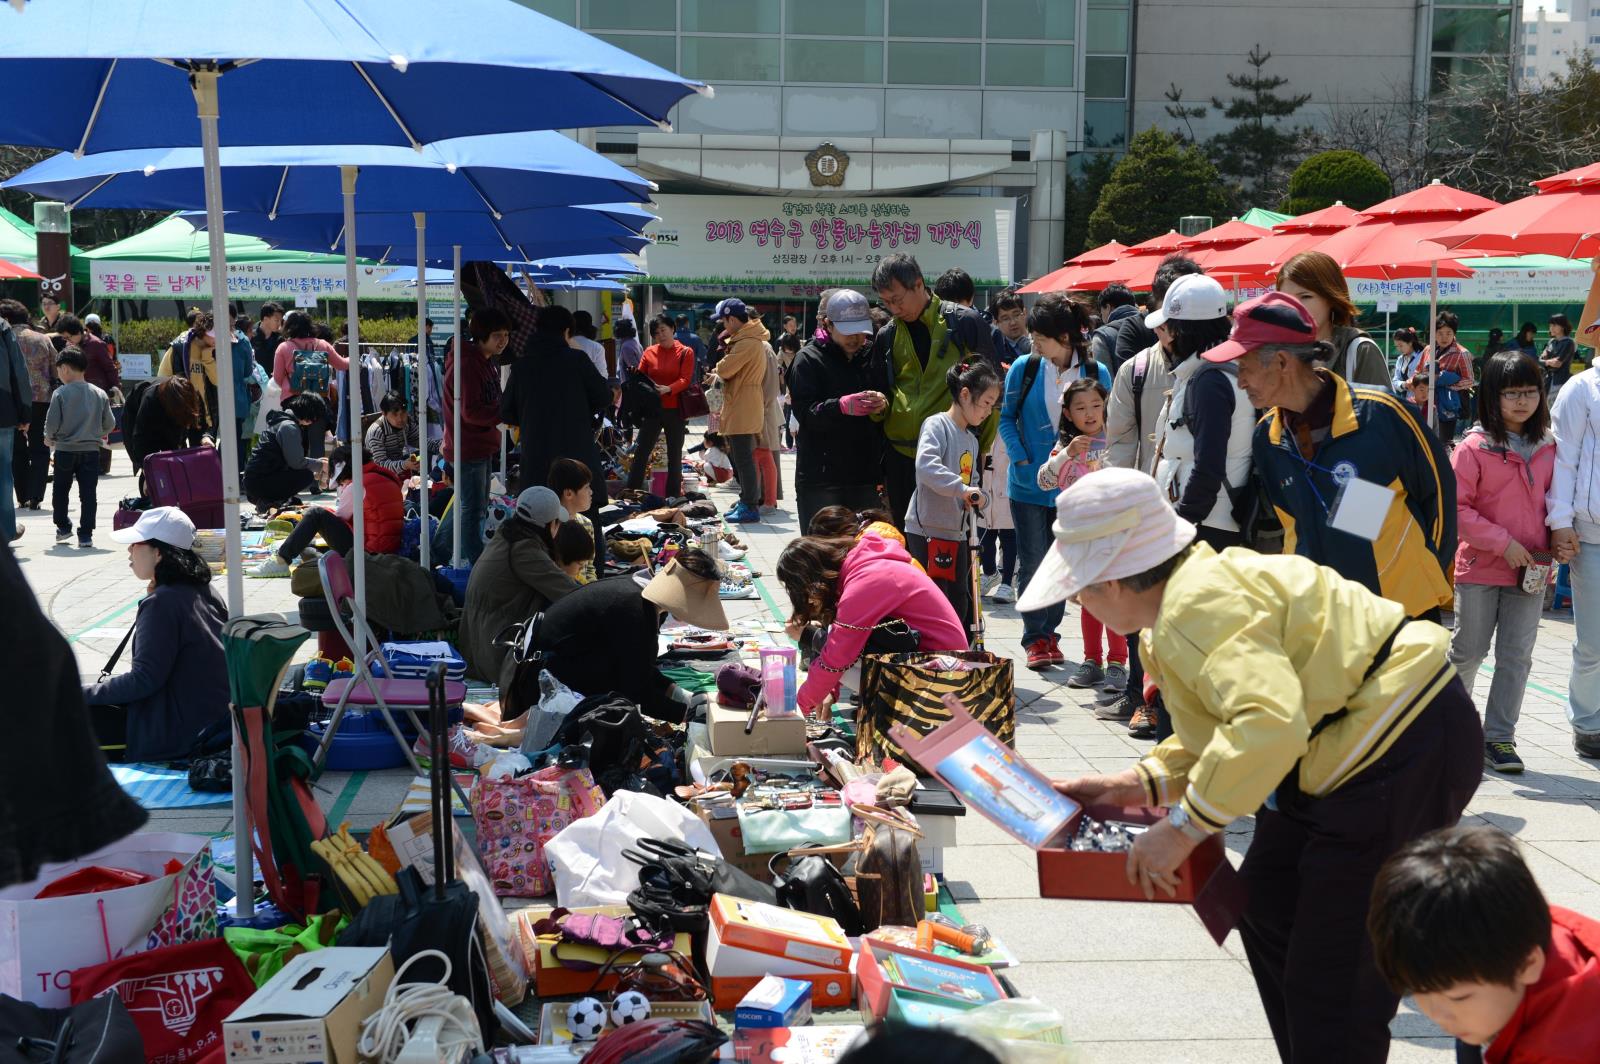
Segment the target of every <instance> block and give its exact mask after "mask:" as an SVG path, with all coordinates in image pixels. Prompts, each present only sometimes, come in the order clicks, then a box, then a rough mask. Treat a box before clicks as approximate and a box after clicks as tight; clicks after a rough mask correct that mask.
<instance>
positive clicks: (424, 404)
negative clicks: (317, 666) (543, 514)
mask: <svg viewBox="0 0 1600 1064" xmlns="http://www.w3.org/2000/svg"><path fill="white" fill-rule="evenodd" d="M412 217H413V218H415V219H416V222H417V447H418V449H419V450H420V451H421V452H422V505H421V515H422V522H421V523H422V534H421V536H419V537H418V539H419V540H420V542H421V550H422V553H421V559H422V568H423V570H424V571H425V572H428V573H432V572H433V565H432V561H433V559H432V557H431V551H432V544H430V543H429V542H428V541H429V540H430V539H432V538H433V537H432V536H430V535H429V534H428V376H429V374H430V373H431V372H432V369H433V359H431V358H429V357H428V326H427V318H428V284H427V280H428V240H427V232H428V216H427V214H425V213H424V212H422V211H417V212H415V213H414V214H413V215H412Z"/></svg>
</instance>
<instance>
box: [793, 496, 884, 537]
mask: <svg viewBox="0 0 1600 1064" xmlns="http://www.w3.org/2000/svg"><path fill="white" fill-rule="evenodd" d="M794 491H795V495H796V496H798V500H799V506H800V534H801V535H804V534H805V532H806V529H808V528H810V527H811V519H812V518H813V517H815V516H817V511H818V510H821V509H824V508H825V507H828V506H848V507H850V509H852V510H855V511H857V512H858V513H859V512H860V511H862V510H875V509H877V508H879V507H881V506H882V505H883V496H882V495H880V494H878V486H877V485H876V484H808V483H798V484H796V485H795V486H794Z"/></svg>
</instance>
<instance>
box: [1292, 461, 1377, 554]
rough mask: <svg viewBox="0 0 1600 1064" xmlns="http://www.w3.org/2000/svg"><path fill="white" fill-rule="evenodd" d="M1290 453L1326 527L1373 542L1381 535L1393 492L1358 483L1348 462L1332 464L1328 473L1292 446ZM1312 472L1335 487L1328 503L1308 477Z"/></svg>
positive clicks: (1353, 469)
mask: <svg viewBox="0 0 1600 1064" xmlns="http://www.w3.org/2000/svg"><path fill="white" fill-rule="evenodd" d="M1290 451H1291V453H1292V454H1293V455H1294V456H1295V457H1296V458H1298V459H1299V460H1300V464H1301V465H1303V466H1304V467H1305V477H1306V486H1307V487H1309V488H1310V489H1311V494H1312V495H1314V496H1315V497H1316V500H1317V504H1318V505H1319V506H1321V507H1322V510H1323V512H1324V513H1325V514H1327V515H1328V527H1329V528H1332V529H1334V530H1336V531H1339V532H1343V533H1345V534H1346V535H1350V536H1356V537H1358V538H1360V539H1365V540H1376V539H1377V538H1378V536H1379V535H1380V534H1381V533H1382V532H1383V522H1384V518H1385V517H1387V516H1388V514H1389V507H1390V506H1392V505H1393V504H1394V496H1395V492H1394V489H1393V488H1390V487H1386V486H1384V485H1382V484H1374V483H1373V482H1372V481H1370V480H1362V479H1361V478H1360V477H1359V476H1357V475H1356V467H1355V465H1354V464H1353V463H1351V462H1348V461H1340V462H1335V463H1334V465H1333V468H1332V469H1329V468H1328V467H1326V466H1322V465H1318V464H1317V463H1315V462H1313V461H1311V460H1310V459H1309V458H1307V457H1306V456H1305V455H1303V454H1301V453H1300V448H1299V447H1298V446H1297V445H1292V446H1291V448H1290ZM1313 471H1315V472H1319V473H1325V474H1327V475H1328V476H1329V477H1331V478H1332V479H1333V481H1334V483H1335V484H1337V485H1339V487H1338V490H1336V491H1335V492H1334V493H1333V501H1332V502H1329V501H1328V500H1327V499H1325V498H1323V495H1322V491H1321V489H1319V488H1318V487H1317V482H1316V479H1315V478H1314V477H1313V476H1312V475H1311V474H1312V472H1313Z"/></svg>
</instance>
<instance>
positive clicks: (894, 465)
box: [883, 447, 917, 532]
mask: <svg viewBox="0 0 1600 1064" xmlns="http://www.w3.org/2000/svg"><path fill="white" fill-rule="evenodd" d="M916 490H917V462H916V459H914V458H907V457H906V456H905V455H903V454H901V453H900V452H899V451H897V450H895V449H894V448H893V447H885V448H884V449H883V493H884V494H885V495H886V496H888V498H889V516H890V517H892V518H894V527H896V528H898V529H899V530H900V531H902V532H904V531H905V530H906V510H907V508H909V507H910V506H911V493H912V492H914V491H916Z"/></svg>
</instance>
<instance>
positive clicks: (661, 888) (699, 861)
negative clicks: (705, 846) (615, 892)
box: [622, 839, 778, 932]
mask: <svg viewBox="0 0 1600 1064" xmlns="http://www.w3.org/2000/svg"><path fill="white" fill-rule="evenodd" d="M622 856H624V857H626V858H627V859H628V860H630V861H632V862H633V863H635V864H637V865H638V866H639V890H637V891H635V892H634V893H633V894H630V895H629V896H628V904H629V905H630V906H633V909H634V912H635V913H636V914H637V915H638V917H639V919H641V920H643V921H644V922H645V924H646V925H647V926H649V927H651V928H653V929H654V930H658V931H674V932H675V931H693V930H695V929H696V928H697V927H698V926H701V925H703V923H704V916H705V911H706V906H708V905H710V904H711V895H713V894H728V895H731V896H733V897H735V898H744V899H746V900H747V901H760V902H766V903H767V904H768V905H776V904H777V903H778V893H777V891H775V890H774V889H773V888H772V887H771V886H770V885H768V884H766V883H762V882H761V881H759V880H757V879H756V878H755V877H754V876H751V875H749V874H748V873H745V872H742V871H740V870H739V869H737V868H735V867H733V866H732V865H731V864H729V863H728V862H727V861H724V860H723V859H722V858H720V857H715V856H713V855H711V854H709V853H706V852H704V851H703V850H696V849H695V848H694V847H692V846H690V845H689V844H688V843H686V842H683V841H681V840H679V839H640V840H639V848H638V849H637V850H623V851H622ZM635 895H638V901H639V902H641V903H642V904H643V907H644V909H645V910H646V911H641V908H640V906H639V905H636V904H635Z"/></svg>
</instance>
